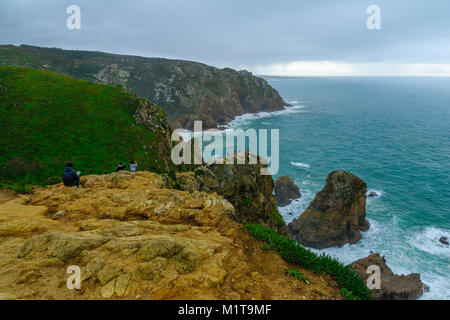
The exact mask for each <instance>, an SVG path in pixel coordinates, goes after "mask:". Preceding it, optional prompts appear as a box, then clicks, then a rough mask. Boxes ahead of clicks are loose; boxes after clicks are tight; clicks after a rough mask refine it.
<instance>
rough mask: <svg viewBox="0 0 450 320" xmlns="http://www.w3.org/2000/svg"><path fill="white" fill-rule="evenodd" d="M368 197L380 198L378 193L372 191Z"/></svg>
mask: <svg viewBox="0 0 450 320" xmlns="http://www.w3.org/2000/svg"><path fill="white" fill-rule="evenodd" d="M368 197H371V198H373V197H378V193H376V192H375V191H371V192H370V193H369V194H368Z"/></svg>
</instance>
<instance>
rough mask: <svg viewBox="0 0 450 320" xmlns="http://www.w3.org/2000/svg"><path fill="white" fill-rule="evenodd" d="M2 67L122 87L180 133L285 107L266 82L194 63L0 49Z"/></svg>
mask: <svg viewBox="0 0 450 320" xmlns="http://www.w3.org/2000/svg"><path fill="white" fill-rule="evenodd" d="M0 65H4V66H5V65H18V66H27V67H33V68H38V69H44V70H48V71H52V72H56V73H60V74H63V75H69V76H72V77H75V78H79V79H83V80H88V81H92V82H98V83H104V84H114V85H120V86H123V87H124V88H126V89H127V90H129V91H132V92H134V93H136V94H138V95H140V96H143V97H145V98H147V99H149V100H150V101H152V102H154V103H155V104H157V105H159V106H160V107H161V108H163V109H165V110H166V112H167V114H168V117H169V121H170V122H171V124H172V125H173V126H174V127H175V128H178V127H181V128H192V125H193V122H194V120H203V126H204V128H212V127H216V126H217V125H221V124H225V123H227V122H229V121H231V120H232V119H233V118H234V117H235V116H238V115H242V114H244V113H256V112H260V111H275V110H280V109H282V108H283V107H284V106H285V105H286V103H285V102H284V101H283V99H282V98H281V97H280V95H279V93H278V92H277V91H276V90H275V89H273V88H272V87H271V86H270V85H269V84H268V83H267V81H266V80H264V79H262V78H258V77H255V76H253V75H252V74H251V73H250V72H248V71H245V70H244V71H235V70H233V69H229V68H226V69H217V68H214V67H211V66H207V65H205V64H201V63H197V62H190V61H182V60H168V59H160V58H143V57H136V56H124V55H114V54H108V53H102V52H89V51H68V50H61V49H55V48H40V47H32V46H0Z"/></svg>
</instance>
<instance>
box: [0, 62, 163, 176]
mask: <svg viewBox="0 0 450 320" xmlns="http://www.w3.org/2000/svg"><path fill="white" fill-rule="evenodd" d="M170 132H171V128H170V126H169V125H168V123H167V120H166V116H165V113H164V111H163V110H161V109H160V108H158V107H157V106H155V105H153V104H151V103H150V102H148V101H147V100H145V99H143V98H139V97H137V96H135V95H133V94H131V93H128V92H126V91H125V90H124V89H122V88H119V87H116V86H109V85H101V84H93V83H89V82H87V81H82V80H77V79H73V78H70V77H67V76H61V75H57V74H54V73H50V72H47V71H41V70H36V69H31V68H23V67H0V135H1V137H2V138H1V139H0V181H1V182H3V183H23V184H25V183H26V184H45V183H46V182H49V179H50V181H51V180H52V179H53V178H59V177H60V176H61V174H62V170H63V169H64V167H65V164H66V162H67V161H72V162H73V163H74V164H75V169H76V170H79V171H81V172H82V174H95V173H103V172H104V171H108V172H111V171H112V170H114V169H115V166H116V165H117V163H118V162H128V161H129V160H130V159H132V158H133V159H135V160H136V161H138V163H139V169H147V170H150V171H155V172H162V171H167V170H168V169H169V166H170V154H169V153H168V150H170V141H169V137H170Z"/></svg>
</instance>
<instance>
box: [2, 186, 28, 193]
mask: <svg viewBox="0 0 450 320" xmlns="http://www.w3.org/2000/svg"><path fill="white" fill-rule="evenodd" d="M0 189H8V190H13V191H15V192H17V193H21V194H33V190H31V189H29V188H27V187H26V186H22V185H19V184H6V183H0Z"/></svg>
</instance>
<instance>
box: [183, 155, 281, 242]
mask: <svg viewBox="0 0 450 320" xmlns="http://www.w3.org/2000/svg"><path fill="white" fill-rule="evenodd" d="M243 156H244V154H243V153H239V154H237V155H235V158H234V163H237V160H236V159H237V157H243ZM245 157H246V163H247V164H234V165H231V164H225V163H224V164H212V165H207V166H200V167H198V168H197V169H195V171H194V173H192V172H188V173H181V174H179V175H178V177H179V178H180V182H181V185H182V188H183V189H186V190H199V191H205V192H217V193H218V194H219V195H221V196H223V197H224V198H225V199H227V200H228V201H230V203H231V204H233V206H234V207H235V208H236V212H235V216H236V220H237V221H238V222H241V223H245V222H254V223H259V224H262V225H265V226H267V227H269V228H271V229H273V230H275V231H277V232H280V233H282V234H285V235H287V228H286V224H285V222H284V221H283V218H282V217H281V215H280V213H279V212H278V207H277V203H276V200H275V198H274V196H273V188H274V182H273V178H272V176H270V175H261V168H262V167H263V165H262V164H261V162H260V161H258V164H255V165H253V164H248V163H249V161H248V159H249V153H248V152H247V153H245Z"/></svg>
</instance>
